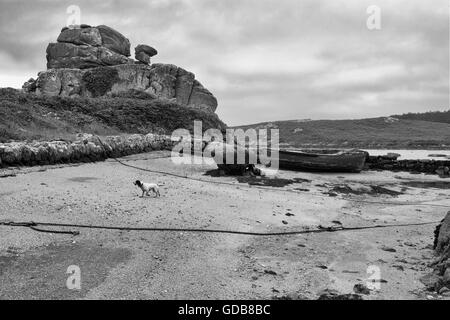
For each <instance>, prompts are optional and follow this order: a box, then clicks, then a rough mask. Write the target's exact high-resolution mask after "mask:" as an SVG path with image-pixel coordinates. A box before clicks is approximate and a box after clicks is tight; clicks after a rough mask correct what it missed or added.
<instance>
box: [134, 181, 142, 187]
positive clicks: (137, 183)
mask: <svg viewBox="0 0 450 320" xmlns="http://www.w3.org/2000/svg"><path fill="white" fill-rule="evenodd" d="M133 184H134V185H135V186H138V187H140V186H142V182H140V181H139V180H136V181H135V182H134V183H133Z"/></svg>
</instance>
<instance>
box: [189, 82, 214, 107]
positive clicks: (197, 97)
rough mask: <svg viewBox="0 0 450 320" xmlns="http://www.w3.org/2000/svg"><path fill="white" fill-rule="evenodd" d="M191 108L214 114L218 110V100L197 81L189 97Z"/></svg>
mask: <svg viewBox="0 0 450 320" xmlns="http://www.w3.org/2000/svg"><path fill="white" fill-rule="evenodd" d="M189 106H190V107H192V108H196V109H202V110H207V111H211V112H214V111H216V109H217V99H216V97H214V96H213V95H212V93H211V92H209V90H208V89H206V88H205V87H203V86H202V84H201V83H200V82H198V81H197V80H195V81H194V84H193V87H192V93H191V96H190V97H189Z"/></svg>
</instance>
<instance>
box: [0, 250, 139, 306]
mask: <svg viewBox="0 0 450 320" xmlns="http://www.w3.org/2000/svg"><path fill="white" fill-rule="evenodd" d="M130 258H131V251H130V250H128V249H124V248H118V249H112V248H106V247H101V246H99V245H96V244H92V243H76V244H62V245H61V244H52V245H49V246H47V247H40V248H37V249H34V250H31V251H28V252H25V253H22V254H18V255H10V254H6V255H4V256H0V284H1V286H0V299H17V298H20V299H52V300H53V299H78V298H82V297H84V296H86V294H87V293H88V292H89V290H91V289H93V288H95V287H97V286H99V285H100V284H101V283H102V282H103V281H105V279H106V277H107V276H108V274H109V271H110V270H111V269H112V268H114V267H115V266H117V265H118V264H119V263H123V262H126V261H128V260H129V259H130ZM71 265H77V266H79V267H80V272H81V290H69V289H68V288H67V286H66V281H67V278H68V277H69V276H70V274H67V273H66V272H67V268H68V267H69V266H71Z"/></svg>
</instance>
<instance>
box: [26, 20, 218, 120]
mask: <svg viewBox="0 0 450 320" xmlns="http://www.w3.org/2000/svg"><path fill="white" fill-rule="evenodd" d="M157 53H158V52H157V51H156V49H155V48H153V47H150V46H148V45H144V44H140V45H138V46H137V47H136V48H135V56H136V59H137V60H138V61H134V60H133V59H130V58H128V56H129V55H130V42H129V40H128V39H127V38H125V37H124V36H123V35H122V34H120V33H119V32H117V31H116V30H114V29H112V28H110V27H108V26H104V25H100V26H97V27H91V26H89V25H80V26H78V27H75V28H67V27H65V28H63V29H62V30H61V33H60V35H59V37H58V42H57V43H50V44H49V45H48V47H47V69H48V70H47V71H44V72H40V73H39V74H38V79H37V80H36V82H34V81H28V82H26V83H25V84H24V86H23V90H24V91H26V92H36V93H37V94H40V95H49V96H58V95H59V96H81V97H102V96H113V97H120V96H127V95H132V96H136V95H139V96H140V97H147V96H148V97H149V98H150V99H155V98H159V99H165V100H168V101H171V102H177V103H179V104H180V105H182V106H186V107H189V108H195V109H201V110H204V111H207V112H215V110H216V108H217V99H216V98H215V97H214V95H212V94H211V92H210V91H209V90H208V89H206V88H205V87H203V85H202V84H201V83H200V82H199V81H197V80H196V79H195V75H194V74H193V73H192V72H189V71H186V70H184V69H182V68H179V67H177V66H175V65H172V64H161V63H159V64H152V65H150V58H151V57H152V56H154V55H156V54H157ZM138 93H142V94H138Z"/></svg>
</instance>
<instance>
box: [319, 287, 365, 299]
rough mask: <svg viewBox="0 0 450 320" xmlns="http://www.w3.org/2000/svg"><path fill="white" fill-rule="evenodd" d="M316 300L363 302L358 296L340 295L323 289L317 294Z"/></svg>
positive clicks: (350, 294) (334, 291) (351, 294)
mask: <svg viewBox="0 0 450 320" xmlns="http://www.w3.org/2000/svg"><path fill="white" fill-rule="evenodd" d="M318 300H363V298H362V297H361V296H360V295H359V294H353V293H347V294H340V293H339V292H338V291H336V290H332V289H325V290H323V291H322V292H321V293H320V294H319V298H318Z"/></svg>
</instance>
